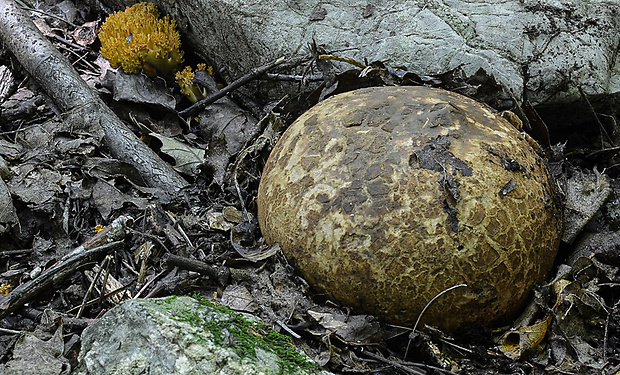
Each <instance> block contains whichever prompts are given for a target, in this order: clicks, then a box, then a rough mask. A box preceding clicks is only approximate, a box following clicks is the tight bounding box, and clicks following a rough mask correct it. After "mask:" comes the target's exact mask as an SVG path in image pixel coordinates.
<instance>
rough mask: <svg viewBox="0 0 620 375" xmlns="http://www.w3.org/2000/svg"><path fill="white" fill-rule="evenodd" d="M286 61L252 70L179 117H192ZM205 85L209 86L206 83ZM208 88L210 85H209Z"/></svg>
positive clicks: (186, 110) (181, 113)
mask: <svg viewBox="0 0 620 375" xmlns="http://www.w3.org/2000/svg"><path fill="white" fill-rule="evenodd" d="M286 61H287V60H286V59H285V58H284V57H280V58H279V59H277V60H275V61H272V62H270V63H268V64H265V65H263V66H261V67H259V68H256V69H253V70H252V71H251V72H250V73H248V74H246V75H244V76H243V77H241V78H239V79H237V80H235V81H234V82H232V83H231V84H230V85H228V86H226V87H224V88H223V89H221V90H219V91H217V92H216V93H215V94H211V95H209V96H208V97H206V98H205V99H202V100H200V101H198V102H197V103H194V104H193V105H191V106H190V107H188V108H186V109H184V110H182V111H181V112H179V115H181V116H193V115H194V114H196V112H198V111H200V110H201V109H203V108H204V107H206V106H208V105H209V104H212V103H215V102H216V101H217V100H218V99H220V98H223V97H224V96H225V95H226V94H228V93H229V92H231V91H234V90H236V89H238V88H239V87H241V86H243V85H245V84H246V83H248V82H250V81H252V80H254V79H256V78H258V77H260V76H261V75H263V74H265V73H267V72H268V71H270V70H271V69H273V68H275V67H277V66H278V65H282V64H283V63H285V62H286ZM199 83H203V84H205V83H204V82H199ZM207 85H209V84H208V83H207ZM209 86H210V85H209Z"/></svg>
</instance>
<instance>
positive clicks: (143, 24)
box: [99, 3, 183, 77]
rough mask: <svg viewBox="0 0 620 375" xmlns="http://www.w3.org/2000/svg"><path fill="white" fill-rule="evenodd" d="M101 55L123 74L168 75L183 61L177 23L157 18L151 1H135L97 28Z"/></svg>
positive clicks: (155, 8) (157, 12)
mask: <svg viewBox="0 0 620 375" xmlns="http://www.w3.org/2000/svg"><path fill="white" fill-rule="evenodd" d="M99 40H100V41H101V50H100V52H101V55H102V56H103V57H105V58H106V59H108V61H110V65H111V66H112V67H113V68H118V67H119V66H122V67H123V70H124V71H125V72H126V73H139V72H140V70H141V69H143V70H144V72H145V73H146V74H147V75H148V76H150V77H154V76H155V75H157V74H159V75H160V76H163V77H165V76H168V75H169V74H170V73H172V72H173V71H174V70H175V68H176V67H177V66H178V65H179V64H181V63H182V62H183V51H181V50H180V47H181V40H180V36H179V32H178V31H177V29H176V22H175V21H174V20H171V19H170V17H169V16H165V17H164V18H163V19H160V18H159V11H158V10H157V7H156V6H155V5H154V4H152V3H138V4H136V5H134V6H132V7H127V9H125V11H123V12H115V13H114V14H112V15H110V16H109V17H108V18H107V19H106V20H105V22H104V23H103V25H101V30H99Z"/></svg>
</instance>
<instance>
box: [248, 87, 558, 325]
mask: <svg viewBox="0 0 620 375" xmlns="http://www.w3.org/2000/svg"><path fill="white" fill-rule="evenodd" d="M258 219H259V224H260V227H261V230H262V233H263V236H264V237H265V240H266V241H267V242H268V243H270V244H273V243H276V242H277V243H279V245H280V247H281V249H282V251H283V252H284V254H285V255H286V257H287V258H288V259H289V260H291V261H292V262H293V263H294V264H295V265H296V267H297V268H298V270H299V271H300V273H301V274H302V275H303V276H304V277H305V278H306V279H307V281H308V282H309V283H310V285H311V286H313V287H314V289H315V290H316V291H317V292H319V293H327V294H328V295H330V296H331V297H333V298H334V299H336V300H337V301H339V302H340V303H341V304H342V305H344V306H348V307H351V308H353V309H354V310H356V311H358V312H363V313H369V314H373V315H376V316H378V317H379V318H381V319H382V320H384V321H385V322H388V323H392V324H398V325H408V326H412V325H413V324H414V323H415V322H416V320H417V318H418V316H419V315H420V313H421V311H422V310H423V308H424V307H425V305H426V304H427V303H428V302H429V301H430V300H431V299H433V297H435V296H437V295H438V294H440V293H441V292H442V291H444V290H446V289H448V288H450V287H452V286H455V285H458V284H462V283H464V284H467V287H460V288H455V289H452V290H450V291H448V292H446V293H445V294H442V295H441V296H440V297H439V298H437V299H436V300H435V301H433V303H432V304H431V305H430V306H429V307H428V309H427V310H426V312H425V313H424V314H423V315H422V318H421V322H422V323H427V324H430V325H434V326H436V327H438V328H441V329H443V330H445V331H448V332H457V331H461V330H463V329H465V328H469V327H489V326H492V325H496V324H500V323H503V322H506V321H507V319H509V318H511V317H513V316H514V315H515V314H517V313H518V312H519V311H520V309H521V308H522V307H523V305H524V303H525V302H526V300H527V299H528V298H529V297H531V291H532V289H533V287H534V286H535V285H536V284H537V283H540V282H542V281H543V279H544V278H545V276H546V275H547V273H548V272H549V271H550V269H551V267H552V265H553V262H554V259H555V256H556V253H557V249H558V246H559V242H560V235H561V230H562V217H561V204H560V200H559V196H558V194H557V191H556V185H555V182H554V181H553V179H552V176H551V175H550V173H549V171H548V169H547V166H546V163H545V160H544V159H543V158H542V157H541V156H540V155H538V154H537V153H536V151H535V150H534V149H533V148H532V147H531V145H530V144H529V143H528V141H527V140H526V138H525V135H524V134H521V133H520V132H519V131H518V130H517V129H515V128H514V127H513V126H512V125H510V124H509V123H508V122H507V121H506V120H504V119H503V118H501V116H500V115H499V114H496V113H494V112H493V111H492V110H491V109H489V108H487V107H485V106H483V105H481V104H479V103H477V102H475V101H474V100H472V99H469V98H466V97H464V96H462V95H459V94H455V93H452V92H449V91H445V90H441V89H434V88H427V87H383V88H367V89H360V90H356V91H352V92H348V93H344V94H340V95H337V96H334V97H332V98H329V99H327V100H325V101H323V102H321V103H319V104H318V105H316V106H314V107H313V108H311V109H310V110H309V111H307V112H306V113H304V114H303V115H302V116H300V117H299V118H298V119H297V120H296V121H295V122H294V123H293V124H292V125H291V126H290V127H289V129H287V130H286V132H285V133H284V134H283V136H282V138H281V139H280V140H279V141H278V143H277V145H276V146H275V147H274V149H273V151H272V152H271V155H270V156H269V159H268V161H267V164H266V166H265V169H264V171H263V175H262V178H261V181H260V185H259V190H258Z"/></svg>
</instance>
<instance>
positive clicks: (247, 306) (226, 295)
mask: <svg viewBox="0 0 620 375" xmlns="http://www.w3.org/2000/svg"><path fill="white" fill-rule="evenodd" d="M220 302H221V303H222V305H226V306H228V307H230V308H231V309H233V310H236V311H244V312H249V313H253V312H256V311H257V310H258V305H257V304H256V302H255V301H254V298H253V297H252V294H251V293H250V291H249V290H248V289H247V288H246V287H244V286H242V285H229V286H227V287H226V289H225V290H224V292H223V293H222V300H221V301H220Z"/></svg>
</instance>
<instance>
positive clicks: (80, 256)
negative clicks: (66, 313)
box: [0, 216, 133, 319]
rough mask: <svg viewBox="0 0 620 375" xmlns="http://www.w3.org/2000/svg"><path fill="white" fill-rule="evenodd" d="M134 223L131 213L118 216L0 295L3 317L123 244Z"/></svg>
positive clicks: (1, 314) (0, 309)
mask: <svg viewBox="0 0 620 375" xmlns="http://www.w3.org/2000/svg"><path fill="white" fill-rule="evenodd" d="M132 223H133V218H132V217H131V216H119V217H117V218H116V219H114V221H113V222H112V223H110V225H108V226H107V227H105V228H104V229H103V230H101V231H100V232H99V233H97V234H96V235H94V236H93V237H92V238H90V239H88V240H87V241H86V242H84V243H83V244H82V245H80V246H78V247H77V248H75V249H74V250H73V251H72V252H70V253H69V254H67V255H65V256H64V257H63V258H62V259H61V260H60V261H59V262H58V263H56V264H55V265H53V266H52V267H50V268H48V269H46V270H45V271H43V272H41V274H40V275H39V276H37V277H35V278H34V279H32V280H30V281H29V282H27V283H24V284H22V285H20V286H18V287H17V288H15V289H13V291H12V292H11V293H9V294H7V295H6V296H4V297H2V298H0V319H2V318H4V317H5V316H7V315H8V314H10V313H11V312H13V311H15V310H16V309H18V308H20V307H22V306H23V305H24V304H25V303H27V302H28V301H30V300H32V299H33V298H34V297H35V296H36V295H37V294H39V293H40V292H41V291H43V290H44V289H47V288H48V287H49V286H50V285H52V284H58V283H60V282H62V281H63V280H64V279H65V278H67V277H68V276H69V275H71V274H73V273H74V272H75V271H76V270H77V269H78V268H79V267H80V266H82V265H83V264H84V263H86V262H88V261H90V260H91V259H92V258H94V257H96V256H98V255H101V254H104V253H106V252H108V251H109V250H110V249H113V248H115V247H117V246H119V245H121V244H122V243H123V242H122V241H121V240H122V239H123V238H124V237H125V235H126V230H125V228H126V227H127V226H129V225H131V224H132Z"/></svg>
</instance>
